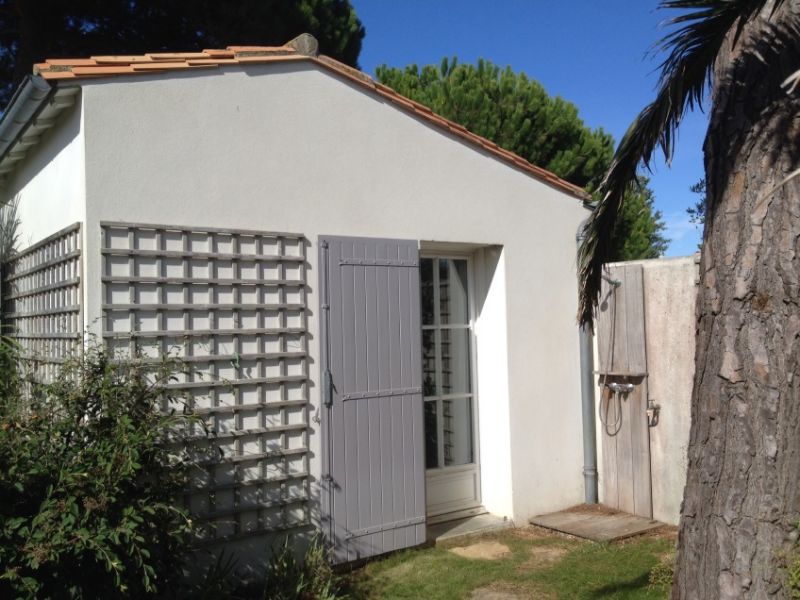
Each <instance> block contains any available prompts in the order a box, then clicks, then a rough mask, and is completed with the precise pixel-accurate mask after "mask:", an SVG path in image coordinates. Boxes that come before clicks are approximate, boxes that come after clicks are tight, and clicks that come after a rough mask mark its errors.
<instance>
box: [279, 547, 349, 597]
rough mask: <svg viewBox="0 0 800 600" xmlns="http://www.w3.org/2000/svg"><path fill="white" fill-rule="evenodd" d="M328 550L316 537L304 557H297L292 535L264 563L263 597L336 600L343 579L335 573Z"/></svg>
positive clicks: (340, 593)
mask: <svg viewBox="0 0 800 600" xmlns="http://www.w3.org/2000/svg"><path fill="white" fill-rule="evenodd" d="M328 558H329V557H328V551H327V549H326V548H325V544H324V542H323V541H322V539H321V538H320V537H319V536H315V537H314V538H313V539H312V540H311V543H310V544H309V546H308V549H307V550H306V553H305V556H304V557H303V560H297V558H296V556H295V553H294V550H293V544H292V542H291V538H289V537H287V538H286V539H285V540H284V542H283V544H282V545H281V546H280V547H278V548H275V549H274V550H273V552H272V556H271V558H270V560H269V562H268V563H267V570H266V579H265V581H264V600H336V599H337V598H338V599H343V598H345V597H346V596H344V595H343V593H342V587H343V586H342V581H341V580H340V579H339V578H338V577H337V576H336V574H334V572H333V570H332V569H331V566H330V562H329V560H328Z"/></svg>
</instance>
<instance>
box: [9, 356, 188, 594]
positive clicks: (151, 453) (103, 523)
mask: <svg viewBox="0 0 800 600" xmlns="http://www.w3.org/2000/svg"><path fill="white" fill-rule="evenodd" d="M0 346H2V350H0V368H3V369H5V372H4V373H0V379H2V380H3V381H5V382H12V383H11V384H9V385H3V386H2V387H0V394H3V397H0V410H1V411H2V414H0V497H2V499H3V501H2V502H0V597H4V598H6V597H9V598H10V597H17V598H33V597H36V598H112V597H113V598H118V597H132V598H141V597H147V596H150V595H155V594H156V593H160V594H161V593H165V592H168V591H169V590H170V589H171V588H173V586H174V585H176V582H177V580H178V579H179V578H180V574H181V573H180V571H181V560H182V558H183V557H184V555H185V550H186V549H187V544H188V543H189V541H190V539H191V533H192V523H191V521H190V519H189V518H188V516H187V514H186V512H185V511H184V510H183V509H181V508H178V507H176V506H175V505H174V501H175V499H176V498H178V497H179V495H180V492H181V491H182V490H183V489H184V486H185V484H186V479H187V469H188V466H187V464H186V463H185V462H184V461H182V460H181V459H180V455H179V454H180V452H179V451H176V452H177V453H176V454H170V453H169V452H167V451H166V450H165V447H164V442H165V441H166V439H167V437H168V436H169V435H171V434H174V433H175V432H176V431H177V430H179V429H180V427H182V426H185V425H186V424H187V419H190V418H191V417H188V416H186V415H184V414H181V413H176V412H174V411H173V413H171V414H169V415H165V414H163V413H161V412H159V410H158V409H159V407H160V406H161V403H162V402H163V401H164V399H165V398H164V388H163V385H162V384H163V383H164V382H165V381H166V378H167V377H169V373H170V372H171V371H172V370H173V367H172V366H171V365H169V364H167V363H164V364H161V365H158V366H157V367H152V366H148V365H146V364H145V363H143V362H142V361H130V362H128V363H120V362H118V361H114V360H112V359H111V358H110V357H109V356H108V355H107V354H106V353H105V352H104V351H102V350H100V349H97V348H89V349H87V350H86V351H84V352H83V353H81V354H79V355H78V356H76V357H75V358H73V359H70V360H69V361H68V362H67V363H66V364H65V365H64V367H63V369H62V371H61V374H60V375H59V376H58V378H57V380H56V381H55V382H54V383H52V384H49V385H43V386H40V387H38V388H36V393H35V395H34V397H33V398H30V399H27V401H26V403H25V404H24V408H21V407H20V404H21V403H20V402H19V401H18V400H19V395H20V391H19V387H18V386H15V385H14V381H15V380H14V379H13V373H11V372H10V371H9V369H13V363H14V360H13V355H14V352H15V349H14V348H13V346H11V345H10V344H9V343H8V342H5V343H0ZM9 364H11V366H10V367H9ZM7 377H8V379H7Z"/></svg>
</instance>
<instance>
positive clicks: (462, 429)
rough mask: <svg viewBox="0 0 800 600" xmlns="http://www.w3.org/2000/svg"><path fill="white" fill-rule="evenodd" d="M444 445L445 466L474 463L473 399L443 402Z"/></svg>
mask: <svg viewBox="0 0 800 600" xmlns="http://www.w3.org/2000/svg"><path fill="white" fill-rule="evenodd" d="M429 404H430V402H429ZM442 445H443V446H444V466H446V467H449V466H453V465H465V464H468V463H471V462H472V399H471V398H459V399H458V400H442Z"/></svg>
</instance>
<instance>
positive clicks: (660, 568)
mask: <svg viewBox="0 0 800 600" xmlns="http://www.w3.org/2000/svg"><path fill="white" fill-rule="evenodd" d="M674 576H675V555H674V554H668V555H666V556H663V557H661V560H660V561H658V562H657V563H656V564H655V565H654V566H653V568H652V569H650V573H649V575H648V576H647V581H648V583H649V584H650V586H651V587H657V588H668V587H670V586H671V585H672V578H673V577H674Z"/></svg>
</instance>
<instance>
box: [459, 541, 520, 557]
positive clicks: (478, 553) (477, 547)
mask: <svg viewBox="0 0 800 600" xmlns="http://www.w3.org/2000/svg"><path fill="white" fill-rule="evenodd" d="M450 552H452V553H453V554H457V555H458V556H462V557H464V558H472V559H480V560H497V559H499V558H503V557H504V556H508V555H509V554H511V550H509V548H508V546H506V545H505V544H501V543H500V542H495V541H486V542H478V543H476V544H470V545H469V546H459V547H457V548H450Z"/></svg>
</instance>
